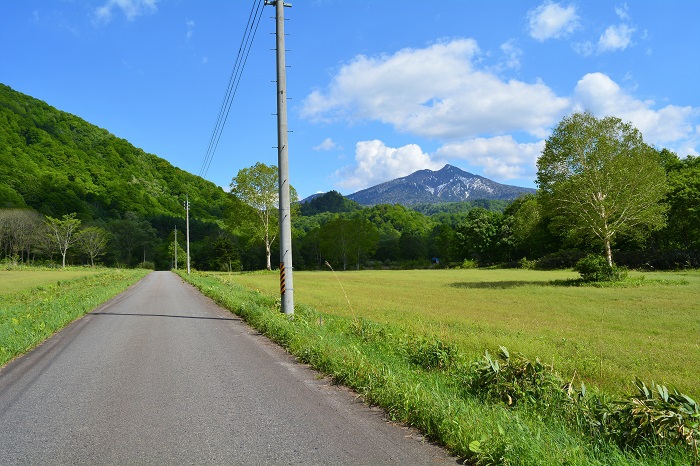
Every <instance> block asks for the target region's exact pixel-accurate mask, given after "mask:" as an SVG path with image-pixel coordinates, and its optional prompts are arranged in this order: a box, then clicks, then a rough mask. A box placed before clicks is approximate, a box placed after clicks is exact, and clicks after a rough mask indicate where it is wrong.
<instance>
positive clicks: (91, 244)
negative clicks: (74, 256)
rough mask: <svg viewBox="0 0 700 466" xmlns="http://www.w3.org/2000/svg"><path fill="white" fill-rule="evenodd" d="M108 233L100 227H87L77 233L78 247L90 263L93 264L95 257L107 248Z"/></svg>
mask: <svg viewBox="0 0 700 466" xmlns="http://www.w3.org/2000/svg"><path fill="white" fill-rule="evenodd" d="M108 239H109V233H107V230H105V229H104V228H100V227H87V228H84V229H83V230H82V231H80V232H79V234H78V245H79V246H80V249H81V250H82V251H83V252H84V253H85V254H87V255H88V257H89V258H90V265H91V266H92V267H94V266H95V259H96V258H97V257H99V256H101V255H102V254H104V253H105V251H106V250H107V241H108Z"/></svg>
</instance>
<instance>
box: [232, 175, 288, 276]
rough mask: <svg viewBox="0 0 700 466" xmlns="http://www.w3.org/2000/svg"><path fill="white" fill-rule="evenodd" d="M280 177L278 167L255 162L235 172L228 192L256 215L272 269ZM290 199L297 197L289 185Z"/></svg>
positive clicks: (267, 266)
mask: <svg viewBox="0 0 700 466" xmlns="http://www.w3.org/2000/svg"><path fill="white" fill-rule="evenodd" d="M278 179H279V176H278V173H277V167H276V166H274V165H265V164H264V163H260V162H258V163H256V164H255V165H253V166H252V167H249V168H244V169H242V170H239V171H238V174H237V175H236V176H235V177H234V178H233V180H231V193H232V194H233V195H234V196H236V197H237V198H239V199H240V200H242V201H243V202H245V203H246V204H248V205H249V206H251V207H252V208H253V209H255V211H256V212H257V214H258V222H257V227H256V231H257V234H258V236H259V237H260V238H261V239H262V240H263V241H264V243H265V254H266V257H267V263H266V268H267V270H271V269H272V263H271V260H270V255H271V245H272V243H273V242H274V241H275V239H276V238H277V233H278V225H279V219H278V209H279V182H278ZM290 197H291V201H292V202H295V201H296V200H297V194H296V191H295V190H294V188H292V187H291V186H290Z"/></svg>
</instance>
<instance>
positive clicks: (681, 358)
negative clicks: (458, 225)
mask: <svg viewBox="0 0 700 466" xmlns="http://www.w3.org/2000/svg"><path fill="white" fill-rule="evenodd" d="M179 274H180V276H181V277H182V278H183V279H185V280H187V281H189V282H190V283H192V284H193V285H195V286H196V287H197V288H199V289H200V290H201V291H202V292H203V293H204V294H206V295H208V296H210V297H211V298H212V299H214V300H215V301H216V302H217V303H219V304H220V305H222V306H224V307H226V308H228V309H230V310H232V311H233V312H235V313H236V314H237V315H239V316H241V317H242V318H243V319H245V320H246V321H247V322H248V323H249V324H250V325H251V326H253V327H254V328H256V329H258V330H259V331H260V332H262V333H263V334H265V335H267V336H268V337H269V338H271V339H272V340H273V341H275V342H277V343H279V344H280V345H282V346H283V347H284V348H286V349H287V350H288V351H289V352H290V353H291V354H294V355H295V356H296V357H297V358H298V360H299V361H300V362H303V363H307V364H309V365H311V366H312V367H314V368H315V369H317V370H319V371H321V372H322V373H324V374H327V375H328V376H329V377H331V379H332V380H333V381H334V382H335V383H338V384H342V385H346V386H348V387H350V388H352V389H353V390H355V391H357V393H358V394H359V395H360V396H361V397H362V398H363V399H364V400H365V401H366V402H367V403H369V404H372V405H378V406H380V407H382V408H383V409H384V410H385V412H386V415H387V417H388V418H389V419H391V420H393V421H398V422H403V423H407V424H410V425H412V426H415V427H417V428H418V429H420V430H421V432H422V433H423V434H424V435H425V436H426V437H427V438H429V439H431V440H433V441H436V442H438V443H439V444H441V445H443V446H445V447H446V448H447V449H449V450H450V451H451V452H452V453H453V454H455V455H456V456H457V457H458V458H459V460H460V461H464V462H465V464H470V465H474V466H481V465H522V466H526V465H527V466H529V465H533V464H537V465H562V464H569V465H581V466H584V465H585V466H587V465H591V466H593V465H596V466H602V465H629V466H632V465H634V466H637V465H638V466H641V465H649V464H654V465H668V466H671V465H674V466H676V465H688V466H690V465H693V466H695V465H697V464H699V461H700V456H699V454H698V445H700V432H698V424H697V423H698V421H700V407H698V405H697V404H696V403H695V402H694V401H692V400H691V399H690V398H684V397H683V396H682V395H673V396H671V395H669V393H672V390H671V391H669V392H665V391H663V390H660V389H661V387H658V386H654V385H653V384H652V381H655V382H658V383H662V384H666V385H669V386H677V387H678V389H679V390H681V391H682V392H684V393H686V394H689V395H692V396H696V397H697V392H698V389H697V385H698V384H697V381H698V377H697V374H698V373H699V372H698V369H699V368H700V366H699V364H700V350H699V348H698V346H697V345H698V343H697V341H698V329H699V325H698V324H699V323H700V322H699V316H698V315H699V313H700V312H699V311H698V309H697V305H696V303H697V302H699V300H698V298H699V297H700V296H699V293H700V286H698V285H700V273H699V272H687V273H674V274H671V273H664V274H656V273H654V274H644V275H643V276H642V275H639V274H631V275H632V276H631V277H630V278H629V279H628V281H627V282H626V283H625V284H624V286H621V285H619V284H618V285H615V286H612V287H606V288H597V287H592V286H576V285H577V283H576V281H575V279H576V274H574V273H571V272H564V271H560V272H539V271H524V270H434V271H361V272H345V273H339V274H337V275H335V274H334V273H332V272H297V273H295V274H294V293H295V314H294V316H293V318H289V317H287V316H285V315H284V314H281V313H280V312H279V295H278V293H279V291H278V275H277V274H276V273H259V272H258V273H243V274H241V273H234V274H226V273H209V272H201V273H200V272H193V273H192V274H191V275H187V274H184V273H182V272H179ZM287 285H288V286H289V283H287ZM501 345H502V346H506V347H507V348H508V350H509V352H510V356H508V355H505V356H503V355H504V354H505V352H504V351H503V350H502V349H499V346H501ZM486 350H488V352H489V353H490V356H488V355H486V354H485V351H486ZM538 357H539V358H540V359H541V362H537V361H536V358H538ZM550 364H551V365H553V366H554V367H553V368H552V366H551V365H550ZM635 376H638V377H641V378H642V379H645V381H646V384H647V385H646V387H651V388H652V391H651V392H647V394H646V395H644V394H641V395H640V391H639V389H638V388H637V387H634V386H633V385H632V384H631V383H630V382H631V381H632V380H634V377H635ZM570 382H573V383H570ZM582 382H584V383H585V386H586V389H585V390H584V387H583V385H582ZM640 384H641V382H640ZM640 387H641V385H640ZM645 389H646V388H645ZM657 389H658V390H657ZM657 391H658V393H657ZM664 400H668V401H664ZM677 400H680V402H678V401H677ZM683 403H685V404H683ZM681 405H682V406H681Z"/></svg>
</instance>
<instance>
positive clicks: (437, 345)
mask: <svg viewBox="0 0 700 466" xmlns="http://www.w3.org/2000/svg"><path fill="white" fill-rule="evenodd" d="M299 275H303V274H298V275H295V279H296V278H297V276H299ZM351 275H355V274H347V277H350V276H351ZM409 275H410V274H409ZM181 276H182V277H183V278H184V279H186V280H188V281H190V282H191V283H192V284H194V285H195V286H197V287H198V288H199V289H200V290H201V291H202V292H204V293H205V294H207V295H208V296H210V297H212V298H213V299H215V300H216V301H217V302H218V303H219V304H221V305H222V306H224V307H227V308H228V309H231V310H232V311H234V312H235V313H236V314H238V315H240V316H242V317H243V318H244V319H246V320H247V321H248V322H249V323H250V324H251V325H253V326H254V327H256V328H257V329H259V330H260V331H262V332H263V333H265V334H266V335H268V336H269V337H270V338H272V339H273V340H275V341H277V342H278V343H280V344H281V345H283V346H284V347H286V348H287V349H288V350H289V351H290V352H291V353H292V354H295V355H296V356H297V357H298V358H299V359H300V360H301V361H303V362H306V363H309V364H310V365H312V366H313V367H315V368H317V369H319V370H321V371H322V372H324V373H326V374H329V375H330V376H332V377H333V379H334V380H335V381H336V382H337V383H341V384H344V385H347V386H349V387H351V388H353V389H355V390H356V391H358V392H359V393H360V394H361V395H362V396H363V397H364V398H365V400H367V401H368V402H369V403H372V404H377V405H379V406H381V407H383V408H384V409H385V410H386V412H387V413H388V415H389V416H390V418H392V419H393V420H396V421H401V422H406V423H409V424H411V425H413V426H416V427H418V428H419V429H421V431H422V432H424V433H425V434H426V435H427V436H428V437H429V438H431V439H433V440H435V441H437V442H439V443H440V444H442V445H444V446H446V447H447V448H448V449H450V450H451V451H452V452H453V453H454V454H455V455H457V456H459V457H461V458H463V459H464V460H466V461H467V462H468V463H469V464H475V465H485V464H508V465H555V464H557V465H561V464H570V465H618V464H619V465H643V464H659V465H671V464H673V465H690V464H693V463H694V461H696V460H697V457H695V455H694V453H693V452H692V451H690V450H688V449H687V448H684V447H681V446H675V447H674V446H669V445H663V446H662V445H658V444H654V443H649V444H645V445H642V446H639V447H637V448H635V449H634V450H622V449H620V448H619V447H618V446H616V445H613V444H612V443H611V442H610V440H609V439H606V438H604V437H595V436H591V435H589V434H588V433H587V431H586V429H582V428H577V424H576V422H573V423H572V422H571V420H570V419H567V418H566V417H565V416H561V415H560V414H559V413H558V411H557V409H538V408H537V407H533V405H528V404H522V405H517V406H508V405H506V404H504V403H498V402H488V401H485V400H484V399H483V398H482V397H480V396H479V394H478V393H473V392H471V391H470V389H469V388H468V387H469V384H468V383H467V380H468V378H469V374H468V372H469V371H470V367H473V366H471V365H470V362H469V359H470V358H469V357H468V356H466V355H464V354H463V353H460V352H459V351H458V350H457V351H453V349H454V348H455V347H454V346H451V345H449V344H448V345H444V344H443V343H442V340H440V339H439V338H438V337H437V336H435V335H433V336H426V333H425V332H418V333H414V332H413V330H416V329H420V325H419V324H415V325H414V326H413V327H411V329H409V328H407V327H406V326H403V325H395V324H393V323H383V324H378V323H375V322H372V321H370V320H368V319H366V318H364V317H360V316H358V315H357V314H359V313H360V312H362V311H361V306H359V305H357V304H354V303H353V310H352V311H351V310H349V309H347V311H340V312H337V313H336V314H330V313H324V312H319V311H317V310H315V309H314V308H312V307H310V306H308V305H305V304H298V305H297V306H296V312H295V316H294V318H293V319H289V318H287V317H286V316H284V315H282V314H280V313H279V309H278V300H277V299H276V298H275V297H274V296H272V295H271V294H270V293H266V292H259V291H254V290H250V289H249V288H246V287H244V286H241V285H239V284H236V283H235V281H238V279H239V278H240V276H236V275H234V276H233V277H232V278H233V280H231V277H229V276H227V275H222V274H205V273H193V274H192V275H190V276H187V275H184V274H182V275H181ZM343 277H345V275H344V276H343ZM343 277H341V278H343ZM357 277H359V275H358V276H357ZM357 277H356V278H357ZM265 283H266V282H265ZM296 283H297V282H296V281H295V285H296V286H295V288H296V289H295V292H297V296H300V295H301V296H302V297H303V295H304V294H303V292H299V290H300V288H299V285H298V284H296ZM460 283H461V282H460ZM467 283H468V281H467ZM475 283H481V282H475ZM509 286H510V285H509ZM409 288H410V287H408V286H407V287H405V288H404V289H403V292H404V293H405V292H407V290H408V289H409ZM469 289H481V288H477V287H474V288H469ZM351 290H352V288H351ZM340 294H341V297H342V300H343V301H344V300H345V296H344V295H343V293H342V292H340ZM348 295H350V296H351V291H350V292H349V293H348ZM382 299H386V296H382ZM298 302H299V301H298ZM397 305H398V303H397ZM347 306H348V305H347V302H345V304H344V305H343V306H342V308H343V309H346V308H347ZM340 307H341V306H339V308H340ZM340 314H344V315H340ZM353 314H355V316H353ZM516 346H517V345H516ZM513 349H515V348H513Z"/></svg>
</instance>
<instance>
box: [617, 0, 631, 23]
mask: <svg viewBox="0 0 700 466" xmlns="http://www.w3.org/2000/svg"><path fill="white" fill-rule="evenodd" d="M629 10H630V9H629V7H628V6H627V4H626V3H624V4H622V5H620V6H616V7H615V14H616V15H617V17H618V18H620V19H621V20H622V21H629V20H630V13H629Z"/></svg>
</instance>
